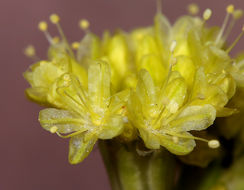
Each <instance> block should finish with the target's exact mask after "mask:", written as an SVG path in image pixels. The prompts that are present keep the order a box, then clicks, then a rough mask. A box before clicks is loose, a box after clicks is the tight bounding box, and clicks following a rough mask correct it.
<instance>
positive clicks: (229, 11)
mask: <svg viewBox="0 0 244 190" xmlns="http://www.w3.org/2000/svg"><path fill="white" fill-rule="evenodd" d="M234 11H235V7H234V5H232V4H231V5H228V6H227V7H226V12H227V13H229V14H231V13H233V12H234Z"/></svg>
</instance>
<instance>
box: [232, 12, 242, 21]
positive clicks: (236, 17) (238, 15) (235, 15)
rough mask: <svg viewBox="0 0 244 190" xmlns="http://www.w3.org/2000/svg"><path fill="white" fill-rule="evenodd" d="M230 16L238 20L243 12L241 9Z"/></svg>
mask: <svg viewBox="0 0 244 190" xmlns="http://www.w3.org/2000/svg"><path fill="white" fill-rule="evenodd" d="M232 15H233V17H234V19H235V20H238V19H240V18H241V17H242V16H243V11H242V10H241V9H238V10H235V11H234V12H233V14H232Z"/></svg>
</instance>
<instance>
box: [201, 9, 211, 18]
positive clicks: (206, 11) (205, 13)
mask: <svg viewBox="0 0 244 190" xmlns="http://www.w3.org/2000/svg"><path fill="white" fill-rule="evenodd" d="M211 16H212V10H211V9H206V10H205V11H204V13H203V19H204V20H209V19H210V17H211Z"/></svg>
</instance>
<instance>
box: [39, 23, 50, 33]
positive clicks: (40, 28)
mask: <svg viewBox="0 0 244 190" xmlns="http://www.w3.org/2000/svg"><path fill="white" fill-rule="evenodd" d="M47 27H48V26H47V23H46V22H45V21H41V22H39V24H38V28H39V30H41V31H43V32H45V31H47Z"/></svg>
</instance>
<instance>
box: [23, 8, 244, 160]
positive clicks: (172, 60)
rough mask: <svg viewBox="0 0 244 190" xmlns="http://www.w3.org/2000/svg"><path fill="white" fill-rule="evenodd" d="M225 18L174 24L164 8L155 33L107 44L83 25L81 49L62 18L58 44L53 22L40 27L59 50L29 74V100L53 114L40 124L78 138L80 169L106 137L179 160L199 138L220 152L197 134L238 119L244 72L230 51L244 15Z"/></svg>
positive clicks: (114, 37)
mask: <svg viewBox="0 0 244 190" xmlns="http://www.w3.org/2000/svg"><path fill="white" fill-rule="evenodd" d="M189 11H190V13H191V14H192V15H197V13H198V11H199V10H198V7H197V6H196V5H191V6H189ZM226 12H227V14H226V18H225V19H224V22H223V25H222V27H220V28H219V27H209V26H208V25H207V21H208V20H209V19H210V18H211V16H212V11H211V10H210V9H206V10H205V11H204V13H203V16H202V18H201V17H198V16H189V15H187V16H182V17H180V18H179V19H178V20H177V21H176V22H175V24H173V25H171V24H170V22H169V21H168V20H167V18H166V17H165V16H164V15H163V14H162V13H161V8H158V12H157V14H156V16H155V19H154V24H153V25H152V26H149V27H144V28H137V29H134V30H132V31H131V32H125V31H122V30H118V31H117V32H115V33H110V32H107V31H106V32H104V34H103V36H102V37H101V38H100V37H98V36H96V35H95V34H93V33H91V32H90V29H89V26H90V23H89V22H88V21H87V20H85V19H82V20H81V21H80V22H79V26H80V28H81V29H82V30H84V31H85V33H86V34H85V36H84V38H83V39H82V40H81V41H80V42H74V43H72V45H70V43H69V42H68V41H67V39H66V37H65V35H64V33H63V31H62V29H61V26H60V18H59V17H58V15H56V14H53V15H51V17H50V20H51V22H52V23H53V24H54V25H56V26H57V29H58V31H59V34H60V38H61V40H57V38H56V37H55V38H53V37H51V35H50V34H49V33H48V30H47V29H48V26H47V23H46V22H41V23H40V24H39V29H40V30H41V31H42V32H44V34H45V36H46V38H47V40H48V41H49V43H50V48H49V51H48V60H46V61H39V62H37V63H35V64H34V65H33V66H31V67H30V70H29V71H27V72H25V73H24V77H25V78H26V79H27V81H28V82H29V83H30V85H31V88H29V89H27V91H26V92H27V95H28V96H29V97H30V98H31V99H32V100H34V101H37V102H39V103H45V104H48V105H49V106H51V107H52V108H47V109H44V110H42V111H41V112H40V115H39V120H40V123H41V125H42V126H43V127H44V128H45V129H46V130H48V131H50V132H51V133H57V134H58V135H59V136H61V137H64V138H71V139H70V153H69V160H70V162H71V163H73V164H75V163H79V162H80V161H82V160H83V159H84V158H85V157H86V156H87V155H88V154H89V152H90V151H91V150H92V148H93V146H94V144H95V142H96V141H97V140H98V139H103V140H104V139H112V138H115V137H119V138H117V139H118V140H122V142H124V143H128V142H130V141H140V140H142V141H143V142H144V144H145V146H146V147H147V148H149V149H152V150H155V149H159V148H160V147H164V148H166V149H168V150H169V151H170V152H172V153H174V154H177V155H185V154H188V153H189V152H191V151H192V150H193V148H194V147H195V146H196V143H195V140H201V141H204V142H207V143H208V146H209V147H210V148H217V147H219V145H220V144H219V141H218V140H217V139H213V140H207V139H203V138H200V137H197V136H193V135H192V134H191V133H190V132H191V131H201V130H206V129H207V128H208V127H210V126H211V125H213V123H214V121H215V119H216V117H227V116H230V115H232V114H234V113H235V112H236V109H235V107H232V108H228V107H226V106H227V105H228V103H229V101H230V99H231V98H232V97H233V96H234V95H235V93H236V89H237V88H239V87H240V86H243V76H242V75H243V74H242V70H243V69H242V64H241V63H240V62H238V63H237V64H234V61H233V60H234V59H233V58H231V57H230V55H229V53H230V51H231V50H232V48H233V47H234V46H235V45H236V43H237V42H238V40H239V39H240V38H241V36H242V35H243V34H244V32H242V33H241V34H240V36H239V37H238V38H237V39H236V40H235V41H234V42H233V43H232V45H231V46H229V47H228V48H226V39H227V37H228V35H229V34H230V32H231V29H232V27H233V25H234V23H235V21H236V20H237V19H239V18H240V17H241V15H242V11H241V10H235V8H234V6H233V5H230V6H228V7H227V9H226ZM230 19H231V20H230ZM229 20H230V23H232V24H230V25H229V26H228V22H229ZM72 49H73V50H75V51H76V54H75V53H74V51H73V50H72ZM26 52H27V51H26ZM28 52H29V53H28V55H29V56H32V57H33V51H31V52H30V51H28ZM87 73H88V74H87Z"/></svg>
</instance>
